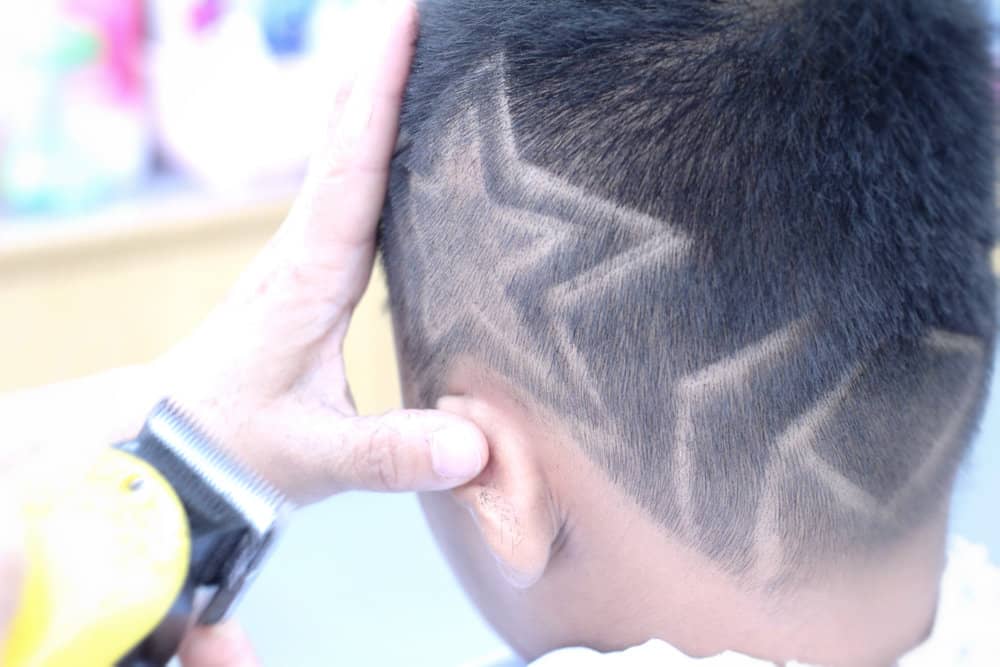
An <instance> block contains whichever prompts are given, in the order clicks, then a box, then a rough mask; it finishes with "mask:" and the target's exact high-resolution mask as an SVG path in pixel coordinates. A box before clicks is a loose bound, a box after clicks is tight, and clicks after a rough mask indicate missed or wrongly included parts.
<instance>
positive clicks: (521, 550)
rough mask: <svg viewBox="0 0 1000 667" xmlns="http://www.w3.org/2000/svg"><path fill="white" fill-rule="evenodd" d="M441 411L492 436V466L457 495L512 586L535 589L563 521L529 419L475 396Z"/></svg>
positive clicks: (442, 405) (452, 401) (444, 404)
mask: <svg viewBox="0 0 1000 667" xmlns="http://www.w3.org/2000/svg"><path fill="white" fill-rule="evenodd" d="M437 407H438V409H440V410H444V411H446V412H451V413H454V414H457V415H460V416H462V417H465V418H466V419H469V420H471V421H472V422H473V423H475V424H476V425H477V426H478V427H479V428H480V429H481V430H482V432H483V433H484V434H485V435H486V440H487V443H488V446H489V449H490V458H489V463H488V464H487V466H486V468H484V469H483V472H482V473H481V474H480V475H479V476H478V477H477V478H475V479H474V480H472V481H471V482H469V483H468V484H466V485H465V486H462V487H459V488H457V489H455V490H454V491H452V494H453V496H454V497H455V499H456V500H457V501H458V502H459V503H460V504H461V505H462V506H463V507H465V508H466V509H467V510H468V511H469V512H470V513H471V514H472V516H473V518H474V519H475V522H476V525H477V526H478V528H479V532H480V535H481V536H482V538H483V541H484V542H485V543H486V546H487V547H488V548H489V550H490V552H491V553H492V554H493V556H494V558H495V559H496V561H497V565H498V567H499V568H500V570H501V572H502V573H503V575H504V576H505V578H506V579H507V580H508V581H509V582H510V584H511V585H512V586H515V587H518V588H529V587H531V586H532V585H534V584H535V583H536V582H537V581H538V580H539V579H540V578H541V577H542V575H543V574H544V573H545V569H546V568H547V567H548V564H549V560H550V558H551V555H552V545H553V543H554V541H555V539H556V537H557V535H558V532H559V525H560V521H559V518H558V515H557V512H556V509H555V506H554V503H553V502H552V494H551V490H550V489H549V486H548V481H547V479H546V476H545V473H544V468H543V466H542V462H541V461H540V460H539V458H538V453H537V448H533V447H532V441H531V438H530V436H529V433H528V432H527V428H528V427H527V424H526V420H524V419H519V418H518V417H519V416H518V415H512V414H506V413H505V411H504V410H503V406H497V405H491V404H488V403H486V402H484V401H482V400H480V399H474V398H470V397H446V398H442V399H441V400H440V401H439V402H438V406H437Z"/></svg>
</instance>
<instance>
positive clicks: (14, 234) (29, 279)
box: [0, 190, 399, 412]
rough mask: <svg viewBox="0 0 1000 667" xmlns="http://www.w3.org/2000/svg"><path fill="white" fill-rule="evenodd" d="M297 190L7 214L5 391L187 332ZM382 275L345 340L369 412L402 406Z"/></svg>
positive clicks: (0, 249)
mask: <svg viewBox="0 0 1000 667" xmlns="http://www.w3.org/2000/svg"><path fill="white" fill-rule="evenodd" d="M290 203H291V194H290V192H289V191H288V190H285V191H283V192H277V193H274V194H271V195H264V196H261V197H259V199H258V200H256V201H251V202H247V201H239V202H226V201H211V202H206V201H205V200H204V198H198V197H190V198H188V199H184V198H174V199H170V200H168V201H165V202H155V203H152V204H149V203H147V204H145V205H142V206H132V207H126V208H124V209H123V210H117V211H115V212H114V213H113V214H109V215H102V216H100V217H96V218H91V219H85V220H79V221H74V222H71V223H68V224H63V223H60V224H56V225H52V224H48V225H46V224H45V223H34V224H33V223H27V224H24V223H21V224H17V225H10V224H7V225H4V223H3V221H0V304H2V308H3V315H2V321H3V326H2V327H0V392H2V391H6V390H11V389H17V388H22V387H29V386H36V385H39V384H44V383H48V382H54V381H57V380H64V379H69V378H74V377H80V376H82V375H86V374H89V373H93V372H96V371H100V370H104V369H108V368H113V367H118V366H124V365H129V364H134V363H140V362H145V361H149V360H151V359H154V358H156V357H157V356H158V355H160V354H162V353H163V352H164V351H166V350H167V349H168V348H169V347H170V346H171V345H173V344H174V343H175V342H177V341H178V340H180V339H181V338H182V337H183V336H184V335H186V334H187V333H189V332H190V331H191V330H192V329H193V328H194V327H195V326H196V325H197V324H198V323H199V322H200V321H201V320H202V319H203V318H204V317H205V315H206V314H208V312H209V311H210V310H211V309H212V307H213V306H214V305H215V304H217V303H218V302H219V301H220V300H221V299H222V298H223V297H224V295H225V294H226V292H227V290H228V289H229V287H230V286H231V285H232V284H233V283H234V282H235V279H236V277H237V276H238V275H239V274H240V272H241V271H242V270H243V268H244V267H245V266H246V265H247V264H248V263H249V261H250V260H251V259H252V258H253V256H254V255H255V254H256V253H257V251H258V250H259V249H260V248H261V247H262V246H263V244H264V243H265V241H266V240H267V239H268V238H270V236H271V235H272V234H273V233H274V231H275V230H276V229H277V228H278V225H279V224H280V222H281V220H282V218H283V217H284V215H285V213H286V211H287V209H288V206H289V205H290ZM385 303H386V295H385V289H384V287H383V283H382V277H381V274H380V273H379V272H376V274H375V276H374V277H373V281H372V287H371V288H370V289H369V292H368V294H367V295H366V297H365V299H364V300H363V301H362V303H361V305H360V307H359V308H358V312H357V316H356V317H355V321H354V325H353V327H352V330H351V332H350V334H349V336H348V341H347V344H346V350H345V354H346V360H347V367H348V373H349V376H350V378H351V383H352V387H353V390H354V395H355V398H356V400H357V403H358V407H359V409H360V410H361V411H362V412H381V411H384V410H387V409H390V408H393V407H396V406H397V405H398V403H399V390H398V383H397V379H396V370H395V356H394V352H393V348H392V336H391V330H390V323H389V316H388V311H387V309H386V308H385Z"/></svg>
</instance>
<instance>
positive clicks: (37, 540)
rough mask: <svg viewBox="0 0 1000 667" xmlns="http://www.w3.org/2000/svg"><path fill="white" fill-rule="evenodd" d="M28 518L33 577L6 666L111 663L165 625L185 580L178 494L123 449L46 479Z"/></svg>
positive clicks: (3, 654) (186, 551) (186, 553)
mask: <svg viewBox="0 0 1000 667" xmlns="http://www.w3.org/2000/svg"><path fill="white" fill-rule="evenodd" d="M25 525H26V527H27V533H26V551H27V552H26V554H25V555H26V562H27V563H28V564H29V565H28V572H27V576H26V584H25V587H24V590H23V591H22V595H21V600H22V603H21V607H20V609H19V610H18V614H17V616H16V617H15V619H14V624H13V626H12V628H11V632H10V635H9V636H10V641H9V642H8V644H7V646H6V647H5V648H4V647H0V658H2V659H0V664H3V665H7V666H8V667H79V666H80V665H92V666H94V667H100V666H102V665H111V664H112V663H114V662H115V661H116V660H118V659H119V658H121V657H122V656H123V655H124V654H125V653H127V652H128V651H129V650H131V649H132V647H134V646H135V645H136V644H138V643H139V642H140V641H141V640H142V639H143V638H144V637H146V635H148V634H149V633H150V631H151V630H153V628H155V627H156V626H157V625H158V624H159V622H160V620H161V619H162V618H163V617H164V616H165V615H166V613H167V612H168V611H169V609H170V607H171V606H172V604H173V602H174V600H175V599H176V598H177V595H178V593H179V592H180V590H181V587H182V586H183V584H184V581H185V579H186V577H187V565H188V560H189V558H190V541H189V535H188V527H187V516H186V514H185V512H184V508H183V506H182V505H181V503H180V500H178V498H177V495H176V494H175V493H174V491H173V489H172V488H171V487H170V485H169V484H168V483H167V481H166V480H165V479H163V478H162V477H161V476H160V475H159V474H158V473H157V472H156V470H155V469H153V468H152V467H150V466H149V465H148V464H146V463H145V462H144V461H142V460H140V459H138V458H136V457H133V456H131V455H129V454H126V453H124V452H120V451H117V450H111V449H109V450H106V452H105V453H104V454H103V455H102V456H101V457H100V458H99V459H97V460H96V461H95V463H94V465H93V467H92V468H91V470H90V471H89V472H88V473H87V475H86V476H85V477H82V478H81V479H80V480H79V481H77V482H75V483H72V484H69V485H68V486H67V485H65V484H59V485H57V486H52V487H51V488H45V486H44V482H42V486H41V487H39V488H36V489H34V492H33V494H32V497H31V498H29V500H28V503H27V505H26V508H25ZM109 544H111V545H114V548H113V549H108V548H107V547H108V545H109Z"/></svg>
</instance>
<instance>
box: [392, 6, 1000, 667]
mask: <svg viewBox="0 0 1000 667" xmlns="http://www.w3.org/2000/svg"><path fill="white" fill-rule="evenodd" d="M421 15H422V28H421V38H420V41H419V44H418V49H417V57H416V64H415V67H414V71H413V74H412V77H411V82H410V89H409V93H408V96H407V100H406V105H405V110H404V117H403V126H402V133H401V140H400V141H401V143H400V151H399V154H398V156H397V158H396V160H395V163H394V169H393V179H392V187H391V193H390V201H389V208H388V211H387V215H386V219H385V222H384V224H383V227H382V233H381V244H382V251H383V254H384V259H385V266H386V271H387V275H388V280H389V287H390V292H391V296H392V307H393V315H394V319H395V322H396V328H397V338H398V343H399V348H400V366H401V369H402V373H403V380H404V387H405V391H406V394H407V400H408V401H409V402H410V403H413V404H417V405H421V406H426V405H431V404H434V403H435V402H437V401H438V400H439V399H441V398H442V397H450V398H447V399H445V401H444V403H443V404H442V407H444V408H446V409H451V410H455V411H457V412H461V413H463V414H466V415H467V416H470V417H471V418H472V419H474V420H475V421H477V422H478V423H479V424H480V426H482V427H483V430H484V432H485V433H486V434H487V437H488V439H489V442H490V448H491V462H490V464H489V466H488V467H487V469H486V471H485V472H484V474H483V475H482V476H481V477H480V478H479V479H478V480H476V481H475V482H474V483H473V484H470V485H469V486H467V487H464V488H463V489H460V490H458V491H456V492H454V493H453V494H448V495H444V496H433V497H429V498H427V499H425V504H426V505H427V507H428V510H429V512H430V514H431V519H432V525H434V527H435V530H436V531H437V532H438V535H439V537H440V539H441V541H442V543H443V545H444V546H445V549H446V551H447V552H448V553H449V556H450V557H451V558H452V561H453V563H454V564H455V566H456V568H457V570H458V572H459V574H460V576H461V577H462V578H463V581H464V582H465V584H466V585H467V587H469V588H470V592H471V593H472V594H473V596H474V597H475V598H476V600H477V602H479V603H480V605H481V606H483V607H484V610H485V612H486V614H487V616H488V617H489V618H490V620H491V621H493V622H494V623H495V624H496V625H497V627H498V628H499V629H500V631H501V632H502V633H503V634H505V635H506V636H507V638H508V639H509V640H511V641H512V643H513V644H514V645H515V646H516V647H517V648H519V649H521V650H522V651H523V652H524V653H526V654H529V655H533V654H537V653H539V652H541V651H544V650H547V649H549V648H553V647H555V646H558V645H563V644H567V643H588V644H595V645H598V646H607V647H613V646H616V645H620V644H624V643H627V642H629V641H641V640H642V639H645V638H648V637H649V636H654V635H656V636H659V637H660V638H662V639H666V640H668V641H673V642H674V643H676V644H679V645H680V646H681V647H682V648H685V649H686V650H689V651H690V652H711V651H713V650H716V649H720V648H744V649H746V650H749V651H755V652H757V653H759V654H761V655H764V657H776V658H777V657H814V658H815V657H816V656H818V657H819V658H823V657H824V656H828V657H829V656H832V658H831V659H839V658H840V656H845V659H848V660H850V658H849V657H848V656H846V655H845V654H838V653H836V646H837V642H836V641H832V640H831V641H829V642H827V643H828V644H829V648H830V649H831V650H829V651H825V649H823V648H822V646H820V645H823V641H821V640H820V639H817V638H816V634H815V628H814V627H811V628H810V629H809V630H805V629H802V630H801V631H797V629H796V628H797V626H796V622H794V621H792V620H789V619H788V616H789V615H790V614H792V615H794V614H795V613H797V612H801V611H802V610H810V611H809V612H808V613H810V614H813V615H814V618H813V619H812V622H810V623H809V624H808V625H810V626H816V625H819V626H822V625H823V624H824V623H826V624H837V623H841V624H843V623H847V625H850V624H851V623H855V624H858V625H860V626H862V627H863V626H864V625H865V624H866V623H868V624H870V623H871V622H872V621H877V620H879V619H877V618H874V619H869V618H868V617H866V615H865V614H863V613H855V614H854V615H853V618H849V619H846V620H845V618H844V617H850V616H851V614H850V613H849V612H848V610H849V609H850V606H851V605H850V603H851V594H852V593H860V592H861V591H868V592H870V593H871V592H876V593H880V594H882V597H883V598H885V600H886V605H888V606H887V607H885V608H882V607H879V606H878V605H874V606H873V607H871V609H870V612H871V614H873V615H877V614H878V613H882V612H885V613H892V610H894V609H896V607H905V608H907V611H905V612H904V611H901V612H899V613H900V618H899V619H898V623H896V624H895V626H898V627H895V626H894V627H893V628H890V629H887V630H886V632H884V633H882V635H883V637H884V643H883V644H880V645H879V646H880V648H879V649H878V650H877V651H876V652H875V653H874V654H871V653H869V654H862V653H856V654H851V655H854V656H862V655H864V656H866V657H865V659H867V657H871V656H872V655H877V656H878V657H879V658H881V657H883V655H882V654H883V653H884V654H885V656H888V655H889V653H891V652H892V651H896V650H901V649H902V648H905V646H906V645H907V644H908V643H912V641H915V640H916V639H918V638H919V637H918V635H919V633H920V632H922V631H923V630H925V629H926V627H925V624H926V621H929V613H930V606H931V603H932V598H933V588H932V584H928V585H930V586H931V588H930V589H929V590H928V591H926V592H924V593H920V592H919V591H921V590H922V589H921V582H926V581H930V580H933V575H934V573H935V572H936V571H937V568H938V567H939V562H938V556H939V552H940V541H941V539H940V536H941V533H942V530H943V528H942V526H943V521H944V517H945V516H946V513H947V505H948V498H949V490H950V488H951V484H952V480H953V477H954V474H955V471H956V467H957V465H958V463H959V462H960V460H961V458H962V455H963V453H964V452H965V450H966V448H967V445H968V444H969V441H970V439H971V436H972V433H973V430H974V427H975V423H976V420H977V417H978V415H979V412H980V408H981V405H982V402H983V396H984V393H985V386H986V381H987V374H988V369H989V367H990V363H991V359H992V344H993V336H994V327H995V313H996V311H995V305H994V281H993V278H992V277H991V275H990V270H989V253H990V249H991V248H992V244H993V236H994V233H993V232H994V230H993V217H992V216H993V204H992V193H993V144H992V140H993V139H992V131H991V122H992V117H991V109H992V106H991V98H990V86H989V76H990V65H989V59H988V56H987V50H986V45H985V43H986V36H985V31H984V29H983V26H982V22H981V20H980V17H979V16H978V15H977V13H976V12H975V6H974V3H973V2H971V0H970V2H968V3H965V2H961V1H949V2H933V1H931V0H924V1H922V0H909V1H907V0H838V1H836V2H830V1H829V0H773V1H769V2H764V1H751V0H715V1H712V0H673V1H671V2H666V1H659V0H657V1H654V0H632V1H621V0H619V1H615V2H597V1H584V0H546V1H545V2H535V1H533V0H514V1H512V0H479V1H477V2H468V3H465V2H457V1H449V0H427V1H426V2H424V3H423V4H422V5H421ZM459 507H464V508H465V509H467V510H469V512H468V513H466V512H456V511H455V510H456V508H459ZM467 515H468V516H471V517H472V519H473V520H474V524H475V529H473V527H472V526H473V524H472V523H470V522H469V521H468V516H467ZM887 561H888V562H893V563H894V567H893V568H891V572H889V571H887V569H886V568H885V567H882V568H880V567H879V565H880V564H882V565H883V566H884V563H886V562H887ZM925 588H926V586H925ZM914 591H918V592H917V593H914ZM906 595H911V597H909V598H907V597H906ZM913 596H915V597H913ZM839 598H843V599H839ZM838 605H841V606H838ZM894 605H895V606H894ZM841 607H843V608H842V609H841ZM914 609H915V610H916V611H914ZM838 610H840V612H838ZM713 612H714V613H715V616H714V618H716V619H717V627H706V625H705V620H706V618H712V617H713V616H712V614H713ZM706 614H707V616H706ZM824 614H827V615H828V616H829V617H828V616H826V615H824ZM907 614H909V616H907ZM751 617H752V618H751ZM761 619H764V620H763V621H762V620H761ZM921 619H923V620H921ZM908 621H910V622H908ZM765 622H766V625H754V624H755V623H765ZM763 627H767V628H768V629H769V630H768V632H769V633H770V635H771V636H770V637H768V638H765V639H760V638H751V637H749V635H751V634H753V633H754V632H756V631H757V630H760V629H761V628H763ZM845 627H846V626H845ZM744 635H746V636H744ZM824 651H825V652H824ZM879 651H881V653H879ZM791 653H796V655H792V654H791ZM803 654H808V655H803Z"/></svg>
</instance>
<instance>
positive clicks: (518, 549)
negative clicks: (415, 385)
mask: <svg viewBox="0 0 1000 667" xmlns="http://www.w3.org/2000/svg"><path fill="white" fill-rule="evenodd" d="M404 379H405V373H404ZM447 388H448V392H447V393H448V396H446V397H444V398H442V399H441V400H440V401H439V403H438V407H440V408H442V409H444V410H447V411H450V412H453V413H454V414H456V415H461V416H463V417H465V418H467V419H469V420H471V421H472V422H474V423H476V424H477V425H478V426H479V428H480V429H481V430H482V431H483V433H484V434H485V435H486V438H487V442H488V446H489V449H490V460H489V464H488V465H487V467H486V468H485V469H484V471H483V473H482V474H481V475H480V476H479V477H477V478H476V479H475V480H473V481H472V482H471V483H469V484H467V485H464V486H462V487H459V488H456V489H455V490H453V491H450V492H440V493H424V494H422V496H421V501H422V505H423V508H424V511H425V513H426V515H427V517H428V520H429V523H430V525H431V528H432V530H433V532H434V534H435V536H436V537H437V540H438V542H439V544H440V545H441V548H442V550H443V551H444V553H445V555H446V557H447V558H448V561H449V562H450V564H451V566H452V568H453V569H454V571H455V573H456V574H457V576H458V578H459V580H460V581H461V583H462V585H463V586H464V587H465V589H466V591H467V592H468V594H469V595H470V597H471V598H472V600H473V601H474V602H475V603H476V604H477V605H478V606H479V608H480V609H481V610H482V612H483V614H484V615H485V617H486V619H487V620H488V621H489V622H490V623H491V624H492V625H493V626H494V627H495V628H496V629H497V631H498V632H499V633H500V634H501V636H503V637H504V639H506V640H507V641H508V642H509V643H510V644H511V645H512V646H513V647H514V648H515V649H516V650H517V651H518V652H519V653H520V654H521V655H522V656H523V657H525V658H528V659H533V658H536V657H538V656H540V655H542V654H544V653H546V652H548V651H551V650H553V649H556V648H560V647H564V646H574V645H584V646H589V647H593V648H598V649H601V650H620V649H623V648H626V647H628V646H633V645H637V644H641V643H644V642H645V641H647V640H649V639H651V638H657V639H662V640H665V641H666V642H668V643H669V644H671V645H673V646H675V647H676V648H678V649H680V650H682V651H684V652H685V653H687V654H688V655H691V656H693V657H705V656H711V655H716V654H718V653H721V652H723V651H726V650H735V651H738V652H741V653H745V654H748V655H751V656H754V657H757V658H761V659H766V660H772V661H774V662H776V663H779V664H780V663H783V662H786V661H790V660H799V661H802V662H806V663H812V664H820V665H831V666H836V665H845V666H851V667H864V666H872V667H876V666H879V667H881V666H884V665H891V664H893V663H894V662H895V661H896V660H897V659H898V658H899V657H900V656H901V655H902V654H904V653H906V652H907V651H908V650H910V649H912V648H914V647H915V646H917V645H919V644H920V643H921V642H922V641H923V640H924V639H926V637H927V636H928V634H929V632H930V630H931V628H932V625H933V620H934V613H935V607H936V601H937V595H938V586H939V579H940V575H941V572H942V569H943V566H944V541H945V531H946V508H945V507H944V506H942V507H941V511H940V512H938V513H937V514H936V515H934V516H933V517H929V518H928V520H927V521H926V522H925V524H924V525H923V526H922V527H921V528H920V529H919V530H918V531H917V532H916V533H915V534H913V535H911V536H910V537H909V538H908V539H907V540H905V541H903V542H900V543H898V544H895V545H893V546H892V547H890V548H887V549H886V550H885V551H883V552H881V553H878V554H875V555H872V556H871V557H870V558H868V559H861V558H838V557H831V558H830V560H829V562H828V563H827V564H825V565H824V566H823V567H822V568H820V569H818V570H817V571H816V572H815V575H814V576H813V577H811V578H810V579H809V580H808V581H807V582H806V583H805V584H803V585H801V586H797V587H795V588H793V589H791V590H788V591H781V592H774V591H767V590H763V587H761V589H757V590H754V589H753V587H752V586H751V587H749V588H748V586H747V584H746V582H738V581H736V580H734V579H733V578H731V577H730V576H729V575H727V574H726V573H724V572H723V571H722V570H721V569H720V568H719V567H717V566H716V565H715V564H714V563H712V562H711V561H710V560H709V559H708V558H706V557H705V556H703V555H701V554H700V553H698V552H696V551H694V550H692V549H690V548H689V547H687V546H686V545H685V544H683V543H682V542H680V541H679V540H677V539H675V538H674V537H673V536H671V535H670V534H669V533H668V532H667V531H665V530H664V529H663V528H662V527H661V526H660V525H658V524H656V523H655V522H654V521H652V520H651V519H650V518H649V517H648V516H647V515H646V514H645V513H644V512H643V510H642V509H641V508H640V507H639V506H638V505H637V504H636V503H635V502H633V501H632V500H631V499H630V498H628V497H627V496H626V495H625V494H624V493H622V491H621V489H619V488H618V487H617V486H615V485H614V484H612V483H611V482H610V481H609V480H608V479H607V477H606V476H605V475H604V473H603V472H602V471H601V470H600V469H599V468H598V467H597V466H596V465H594V464H593V463H592V462H591V461H590V460H589V459H588V458H587V457H586V456H585V455H584V454H583V450H582V449H581V448H580V447H578V446H577V445H575V444H574V443H573V441H572V438H571V437H569V436H568V435H567V433H566V430H565V429H564V428H563V427H562V425H560V423H559V421H558V419H556V418H555V417H553V416H552V415H546V414H543V413H541V412H540V411H538V410H537V409H536V408H535V407H534V406H533V405H532V403H531V402H530V399H527V398H526V397H523V396H519V394H518V392H517V391H516V390H515V389H513V388H511V387H510V386H508V385H507V384H506V383H505V382H504V381H503V380H502V379H500V378H498V377H496V376H495V375H492V374H491V373H489V372H487V371H484V370H483V369H482V368H479V367H478V366H477V365H476V363H475V362H474V361H471V360H464V361H463V360H459V361H457V362H456V363H455V366H454V369H453V372H452V373H451V375H450V379H449V381H448V383H447ZM410 389H411V390H412V386H411V387H410ZM408 394H412V391H410V392H408Z"/></svg>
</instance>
